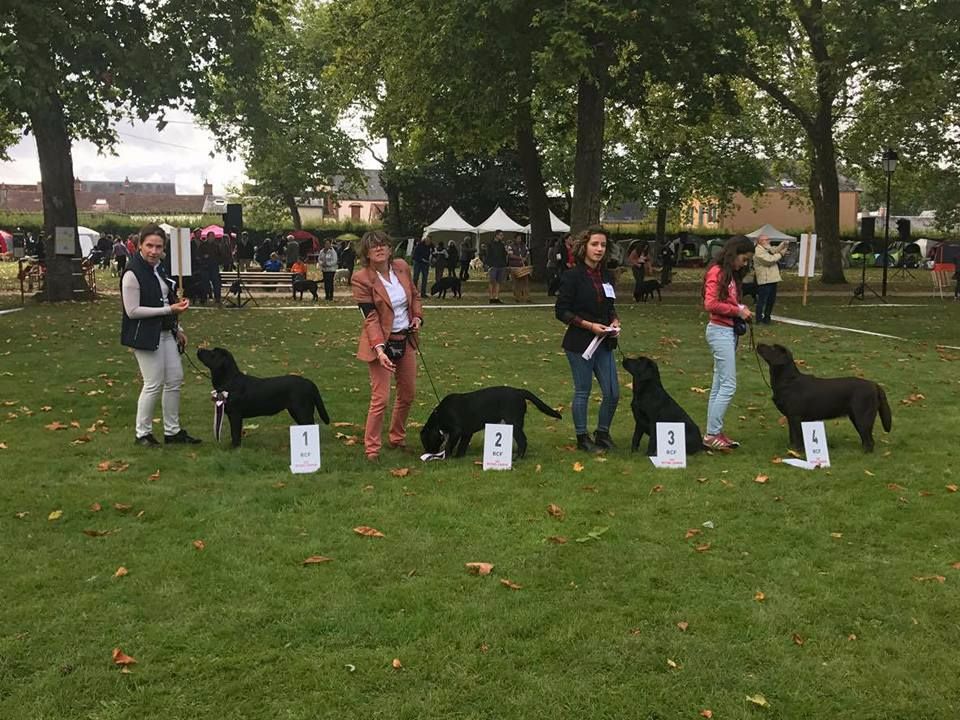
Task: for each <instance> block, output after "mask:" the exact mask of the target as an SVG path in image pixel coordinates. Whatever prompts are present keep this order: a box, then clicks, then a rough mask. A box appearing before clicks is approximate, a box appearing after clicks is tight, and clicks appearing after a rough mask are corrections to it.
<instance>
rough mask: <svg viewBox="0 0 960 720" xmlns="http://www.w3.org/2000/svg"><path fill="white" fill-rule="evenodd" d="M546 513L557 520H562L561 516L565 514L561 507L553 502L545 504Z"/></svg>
mask: <svg viewBox="0 0 960 720" xmlns="http://www.w3.org/2000/svg"><path fill="white" fill-rule="evenodd" d="M547 514H548V515H550V516H551V517H555V518H556V519H557V520H563V518H564V517H566V515H567V514H566V513H565V512H564V511H563V508H562V507H560V506H559V505H557V504H555V503H550V504H549V505H547Z"/></svg>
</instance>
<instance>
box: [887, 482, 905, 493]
mask: <svg viewBox="0 0 960 720" xmlns="http://www.w3.org/2000/svg"><path fill="white" fill-rule="evenodd" d="M887 490H895V491H897V492H901V491H903V490H906V488H905V487H904V486H903V485H897V484H896V483H887Z"/></svg>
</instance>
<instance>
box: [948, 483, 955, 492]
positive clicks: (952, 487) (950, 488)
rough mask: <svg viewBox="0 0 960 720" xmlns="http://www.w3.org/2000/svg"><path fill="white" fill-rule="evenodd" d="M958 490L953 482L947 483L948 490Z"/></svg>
mask: <svg viewBox="0 0 960 720" xmlns="http://www.w3.org/2000/svg"><path fill="white" fill-rule="evenodd" d="M956 491H957V486H956V485H953V484H950V485H947V492H956Z"/></svg>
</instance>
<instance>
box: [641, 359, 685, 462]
mask: <svg viewBox="0 0 960 720" xmlns="http://www.w3.org/2000/svg"><path fill="white" fill-rule="evenodd" d="M623 369H624V370H626V371H627V372H628V373H630V375H631V376H632V377H633V400H631V401H630V409H631V410H633V421H634V423H636V426H635V428H634V430H633V442H632V443H631V444H630V449H631V450H633V451H634V452H636V450H637V448H638V447H639V446H640V440H641V438H643V436H644V434H646V435H649V436H650V441H649V442H648V443H647V455H649V456H650V457H656V456H657V423H658V422H674V423H678V422H682V423H683V425H684V429H685V430H686V433H685V435H686V445H687V454H688V455H692V454H694V453H698V452H700V451H701V450H702V449H703V438H702V437H701V436H700V428H698V427H697V424H696V423H695V422H694V421H693V419H692V418H691V417H690V416H689V415H688V414H687V412H686V411H685V410H684V409H683V408H682V407H680V405H679V404H678V403H677V401H676V400H674V399H673V398H672V397H670V393H668V392H667V391H666V390H665V389H664V387H663V383H661V382H660V369H659V368H658V367H657V364H656V363H655V362H654V361H653V360H651V359H650V358H645V357H639V358H624V359H623Z"/></svg>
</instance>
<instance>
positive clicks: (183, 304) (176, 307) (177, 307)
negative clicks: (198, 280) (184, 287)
mask: <svg viewBox="0 0 960 720" xmlns="http://www.w3.org/2000/svg"><path fill="white" fill-rule="evenodd" d="M189 307H190V301H189V300H187V299H186V298H184V299H183V300H181V301H180V302H175V303H174V304H173V305H171V306H170V312H172V313H173V314H174V315H182V314H183V313H185V312H186V311H187V309H188V308H189Z"/></svg>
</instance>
